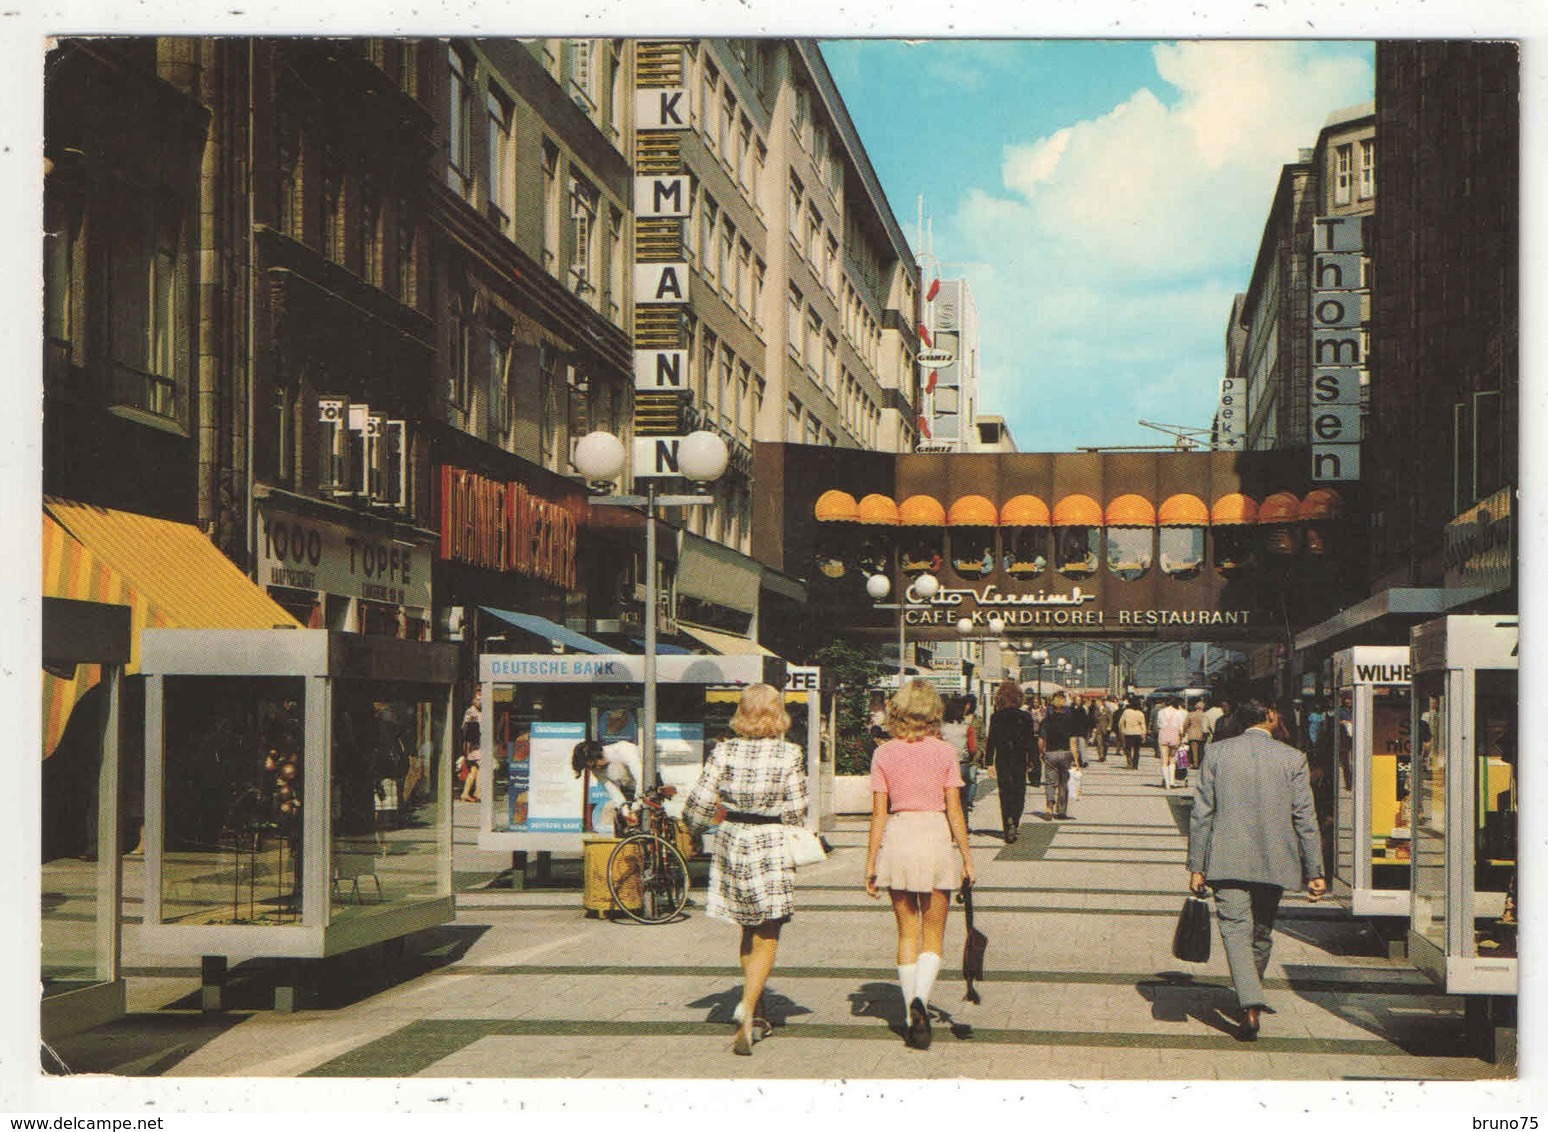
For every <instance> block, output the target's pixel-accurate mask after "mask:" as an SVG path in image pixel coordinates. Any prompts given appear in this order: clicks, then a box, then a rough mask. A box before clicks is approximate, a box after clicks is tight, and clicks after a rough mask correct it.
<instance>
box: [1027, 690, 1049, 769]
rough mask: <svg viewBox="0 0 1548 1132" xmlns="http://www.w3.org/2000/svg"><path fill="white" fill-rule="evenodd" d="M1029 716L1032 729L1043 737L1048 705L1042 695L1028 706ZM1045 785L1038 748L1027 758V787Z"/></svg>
mask: <svg viewBox="0 0 1548 1132" xmlns="http://www.w3.org/2000/svg"><path fill="white" fill-rule="evenodd" d="M1027 714H1028V715H1030V716H1031V717H1032V729H1033V731H1034V732H1035V733H1037V734H1039V735H1041V734H1042V732H1043V719H1044V717H1045V716H1047V715H1048V703H1047V701H1045V700H1044V699H1043V697H1042V696H1040V695H1034V696H1033V697H1032V702H1031V703H1030V704H1029V705H1027ZM1042 784H1043V760H1042V759H1041V758H1039V757H1038V753H1037V748H1036V747H1033V749H1032V753H1031V754H1030V755H1029V756H1028V758H1027V785H1028V786H1041V785H1042Z"/></svg>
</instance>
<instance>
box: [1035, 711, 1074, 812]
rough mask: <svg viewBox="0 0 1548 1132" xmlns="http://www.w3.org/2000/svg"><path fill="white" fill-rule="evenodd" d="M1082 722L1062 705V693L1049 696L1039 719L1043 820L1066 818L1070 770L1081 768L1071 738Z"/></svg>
mask: <svg viewBox="0 0 1548 1132" xmlns="http://www.w3.org/2000/svg"><path fill="white" fill-rule="evenodd" d="M1082 726H1083V723H1082V722H1081V720H1080V719H1079V717H1077V715H1076V714H1075V711H1074V709H1072V708H1070V707H1068V706H1066V704H1065V697H1064V693H1063V692H1055V693H1054V695H1053V708H1052V710H1050V711H1049V713H1048V717H1047V718H1046V719H1044V720H1043V733H1042V736H1041V742H1042V747H1043V796H1044V799H1045V801H1046V803H1047V808H1046V809H1045V810H1044V811H1043V819H1044V820H1045V821H1052V820H1054V819H1058V820H1060V821H1064V820H1066V819H1067V818H1069V816H1070V770H1071V768H1072V767H1077V766H1081V765H1083V764H1082V762H1081V758H1080V753H1079V750H1078V749H1077V748H1076V746H1075V737H1076V735H1077V734H1078V732H1079V729H1080V728H1081V727H1082Z"/></svg>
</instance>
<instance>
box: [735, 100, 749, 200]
mask: <svg viewBox="0 0 1548 1132" xmlns="http://www.w3.org/2000/svg"><path fill="white" fill-rule="evenodd" d="M736 180H737V183H738V184H740V185H741V186H742V188H743V189H744V190H748V191H750V190H751V188H752V185H751V181H752V123H751V122H749V121H748V120H747V117H746V115H743V116H742V121H741V124H740V126H738V128H737V133H736Z"/></svg>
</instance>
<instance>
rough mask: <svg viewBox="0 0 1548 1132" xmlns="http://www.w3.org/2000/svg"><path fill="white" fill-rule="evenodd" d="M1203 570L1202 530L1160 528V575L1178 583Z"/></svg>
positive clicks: (1191, 577) (1200, 528) (1195, 576)
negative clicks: (1174, 579)
mask: <svg viewBox="0 0 1548 1132" xmlns="http://www.w3.org/2000/svg"><path fill="white" fill-rule="evenodd" d="M1203 570H1204V528H1203V527H1162V528H1161V573H1163V574H1165V575H1166V576H1167V577H1169V578H1176V579H1177V580H1178V581H1180V582H1186V581H1190V580H1191V579H1193V578H1197V577H1198V576H1199V574H1200V573H1202V572H1203Z"/></svg>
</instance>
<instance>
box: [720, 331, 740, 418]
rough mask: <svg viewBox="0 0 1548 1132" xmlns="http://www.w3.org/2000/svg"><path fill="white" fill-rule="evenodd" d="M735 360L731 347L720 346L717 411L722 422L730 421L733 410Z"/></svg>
mask: <svg viewBox="0 0 1548 1132" xmlns="http://www.w3.org/2000/svg"><path fill="white" fill-rule="evenodd" d="M732 372H733V361H732V355H731V347H729V346H721V347H720V369H719V371H718V372H717V373H716V375H715V376H716V382H715V412H716V415H717V416H718V417H719V418H720V420H721V421H722V422H725V421H729V420H730V419H731V414H732V411H733V406H732V404H731V402H732V400H734V399H735V397H736V385H735V384H734V378H733V377H732Z"/></svg>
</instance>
